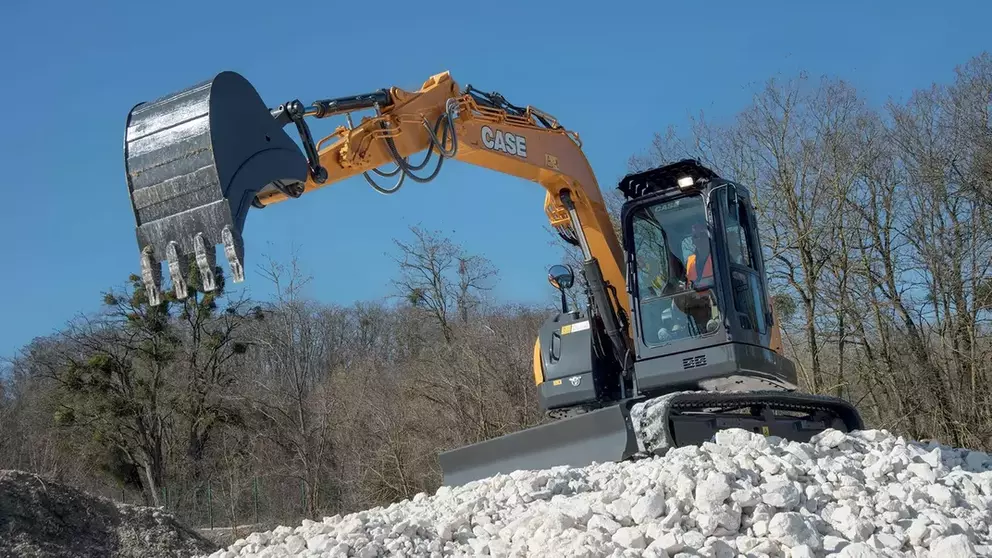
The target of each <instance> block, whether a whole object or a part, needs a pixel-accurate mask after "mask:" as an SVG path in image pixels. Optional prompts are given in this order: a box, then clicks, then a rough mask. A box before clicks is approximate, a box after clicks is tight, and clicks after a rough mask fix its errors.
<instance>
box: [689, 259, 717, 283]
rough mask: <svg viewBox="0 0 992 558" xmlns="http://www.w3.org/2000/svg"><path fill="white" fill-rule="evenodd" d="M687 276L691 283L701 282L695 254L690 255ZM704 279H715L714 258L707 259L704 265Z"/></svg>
mask: <svg viewBox="0 0 992 558" xmlns="http://www.w3.org/2000/svg"><path fill="white" fill-rule="evenodd" d="M686 276H688V277H689V280H690V281H698V280H699V275H698V272H697V271H696V255H695V254H689V259H688V260H687V261H686ZM703 277H713V258H712V257H710V256H707V257H706V262H705V263H704V264H703Z"/></svg>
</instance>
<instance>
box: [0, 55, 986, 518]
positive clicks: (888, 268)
mask: <svg viewBox="0 0 992 558" xmlns="http://www.w3.org/2000/svg"><path fill="white" fill-rule="evenodd" d="M990 98H992V59H990V57H989V56H988V55H987V54H982V55H980V56H977V57H975V58H973V59H971V60H969V61H967V63H966V64H964V65H962V66H960V67H959V68H957V69H956V73H955V79H954V80H953V82H952V83H950V84H946V85H934V86H932V87H929V88H926V89H921V90H918V91H915V92H914V93H913V94H912V95H911V96H910V97H909V99H908V100H906V101H905V102H896V101H890V102H888V103H887V104H885V105H884V106H882V107H872V106H870V104H869V103H868V102H867V101H866V100H865V99H864V98H863V96H861V95H859V93H858V92H857V90H856V89H855V88H854V87H853V86H852V85H851V84H849V83H847V82H846V81H844V80H841V79H835V78H824V79H821V80H813V79H811V78H810V77H809V76H807V75H799V76H796V77H795V78H794V79H791V80H788V81H785V82H782V81H779V80H769V81H768V82H767V83H766V85H765V87H764V88H763V89H761V90H760V91H757V92H756V93H755V95H754V97H753V99H752V102H751V103H750V104H749V105H748V106H746V107H745V108H744V109H743V110H741V111H740V112H739V113H738V114H737V115H736V116H735V118H734V119H732V120H729V121H727V122H718V123H711V122H709V121H707V120H706V119H705V118H703V117H699V118H694V119H691V121H690V125H689V128H688V130H687V131H686V132H681V133H680V132H679V131H678V129H677V128H675V127H672V128H670V129H669V130H667V131H666V132H664V133H659V134H658V135H657V136H656V138H655V141H654V143H653V145H652V146H651V147H650V149H649V150H648V152H647V153H645V154H643V155H639V156H635V157H632V158H631V161H630V170H638V169H641V168H643V167H645V166H647V165H655V164H658V163H663V162H669V161H672V160H674V159H679V158H683V157H695V158H699V159H701V160H702V161H703V162H704V163H706V164H707V165H710V166H712V167H714V168H715V169H716V170H717V171H718V172H720V173H721V174H724V175H725V176H728V177H730V178H733V179H736V180H737V181H739V182H741V183H742V184H744V185H746V186H748V187H750V188H751V189H752V195H753V198H754V199H755V200H756V204H757V210H758V213H759V216H760V219H759V225H760V232H761V236H762V240H763V242H764V243H765V258H766V262H767V266H768V268H769V271H770V273H771V279H772V289H773V291H774V293H775V306H776V310H777V314H778V317H779V320H780V325H781V327H782V328H783V337H784V339H785V341H786V345H787V350H788V353H789V356H790V357H791V358H793V359H794V360H795V361H796V363H797V366H798V368H799V370H800V374H801V379H802V384H803V388H804V389H805V390H807V391H811V392H814V393H831V394H835V395H840V396H842V397H845V398H848V399H850V400H851V401H853V402H855V403H856V404H857V406H858V407H859V408H860V409H861V410H862V412H863V414H864V415H865V418H866V420H867V421H868V422H869V426H871V427H876V428H886V429H889V430H892V431H894V432H898V433H901V434H905V435H907V436H911V437H913V438H917V439H924V438H937V439H940V440H941V441H943V442H946V443H951V444H955V445H959V446H967V447H972V448H982V449H987V450H988V449H992V435H990V433H992V364H990V361H992V359H990V358H989V357H990V356H992V346H990V343H989V317H990V310H992V271H990V266H992V234H990V233H992V220H990V218H989V217H990V210H992V131H990V124H989V110H990ZM604 194H606V195H607V198H608V201H609V203H610V207H611V208H612V209H613V210H614V212H616V211H615V210H616V209H617V208H618V205H617V201H618V198H617V195H616V192H615V191H610V192H604ZM410 233H411V234H410V235H409V236H408V237H406V238H405V239H403V240H397V241H396V250H395V254H394V257H395V262H394V263H395V265H396V269H397V272H396V279H395V281H394V287H395V289H394V292H395V294H396V297H395V299H393V300H383V301H363V302H357V303H354V304H352V305H344V306H342V305H332V304H325V303H321V302H318V301H315V300H313V299H312V298H309V297H307V296H305V287H306V285H307V284H308V282H309V281H310V280H311V279H310V278H309V277H308V276H307V275H306V274H305V273H304V272H303V271H302V270H301V269H300V267H299V266H298V265H297V262H296V261H295V259H293V260H290V261H288V262H278V261H271V260H270V261H268V262H267V263H266V264H265V267H264V270H263V271H264V275H265V276H266V278H267V279H268V280H269V281H271V282H272V284H273V285H274V286H275V289H274V290H275V293H276V295H275V296H273V297H272V298H271V300H266V301H253V300H249V299H247V298H244V297H235V296H233V295H229V294H228V293H227V292H226V290H225V289H224V275H223V272H222V271H221V273H220V275H219V285H218V290H216V291H214V292H211V293H205V292H204V291H203V290H202V285H201V284H200V281H199V279H198V275H197V274H198V271H197V268H196V266H195V265H194V266H192V267H191V269H190V280H189V289H190V293H191V296H190V298H188V299H186V300H183V301H179V300H176V299H174V298H172V297H167V298H166V300H165V303H164V304H163V305H161V306H157V307H151V306H149V305H148V301H147V298H146V296H145V293H144V290H143V288H142V286H141V282H140V279H139V278H138V277H137V276H131V277H130V278H129V280H128V281H127V282H126V283H125V285H123V286H122V287H120V288H117V289H111V290H110V291H109V292H107V293H106V294H105V295H103V300H102V305H101V309H100V311H98V312H94V313H92V314H89V315H86V316H81V317H79V318H78V319H76V320H74V321H72V322H71V323H69V324H67V325H66V327H64V328H63V329H62V330H61V331H60V332H58V333H57V334H55V335H52V336H48V337H44V338H38V339H36V340H34V341H33V342H32V343H30V344H29V345H27V346H26V347H24V348H23V349H22V350H21V351H20V352H19V354H18V355H17V356H16V357H15V358H13V359H12V360H11V361H10V362H8V363H6V364H5V365H4V368H3V371H2V374H0V432H2V434H3V435H2V436H0V468H16V469H23V470H29V471H35V472H39V473H42V474H45V475H48V476H50V477H52V478H57V479H61V480H63V481H66V482H69V483H72V484H75V485H77V486H80V487H82V488H85V489H93V490H96V489H102V488H103V487H106V486H108V485H109V486H113V487H116V488H119V489H120V490H121V491H122V492H123V493H124V494H125V495H129V496H130V498H132V499H138V500H139V501H141V502H144V503H148V504H152V505H167V506H168V507H170V508H171V509H175V510H177V511H183V512H185V514H186V517H187V519H188V520H189V521H191V522H194V523H198V524H202V523H204V522H205V518H206V517H207V514H208V513H212V514H217V515H220V516H221V517H223V518H224V521H225V522H233V523H244V522H246V521H247V520H249V519H250V518H251V517H252V515H253V513H252V507H253V506H255V505H257V503H258V500H259V495H258V493H259V491H261V492H263V493H264V494H263V499H264V501H265V505H266V513H267V514H268V515H270V516H272V517H275V518H278V520H279V521H282V522H285V521H295V520H297V519H299V518H300V517H310V518H319V517H321V516H323V515H329V514H333V513H339V512H343V511H351V510H356V509H362V508H367V507H371V506H376V505H384V504H388V503H390V502H393V501H396V500H400V499H403V498H409V497H412V496H413V495H415V494H416V493H417V492H420V491H431V490H433V489H434V488H436V486H437V485H438V484H439V482H440V478H441V475H440V469H439V467H438V464H437V454H438V453H439V452H441V451H443V450H445V449H449V448H452V447H457V446H461V445H465V444H469V443H473V442H477V441H481V440H485V439H489V438H493V437H496V436H499V435H501V434H505V433H509V432H513V431H517V430H520V429H523V428H526V427H528V426H532V425H535V424H538V423H539V422H540V421H541V420H542V417H541V415H540V412H539V411H538V407H537V398H536V391H535V387H534V382H533V377H532V371H531V362H532V356H533V343H534V337H535V335H536V333H537V331H538V329H539V327H540V325H541V323H542V322H543V320H544V319H545V318H546V317H547V316H548V315H549V312H552V311H553V310H554V308H553V306H554V303H555V301H556V298H555V297H554V296H549V305H548V306H547V307H544V306H540V305H529V306H528V305H516V304H510V303H506V302H503V301H499V300H495V299H494V298H493V297H492V296H491V294H490V289H491V287H492V284H493V281H494V280H495V279H496V278H497V277H498V270H496V269H495V268H494V267H493V265H492V264H491V262H489V261H488V260H486V259H485V258H484V257H483V256H481V255H479V254H471V253H469V252H467V251H466V250H465V249H464V248H463V247H461V246H459V245H458V243H457V242H455V241H453V240H452V239H449V238H446V237H445V236H443V235H441V234H439V233H436V232H432V231H428V230H425V229H421V228H418V227H414V228H412V229H411V231H410ZM564 257H566V258H569V257H574V251H572V252H565V255H564ZM576 269H578V268H576ZM549 288H550V287H549ZM573 295H574V293H573ZM573 302H574V300H573ZM207 503H210V505H211V506H213V507H212V508H210V509H209V510H208V509H205V508H206V506H207Z"/></svg>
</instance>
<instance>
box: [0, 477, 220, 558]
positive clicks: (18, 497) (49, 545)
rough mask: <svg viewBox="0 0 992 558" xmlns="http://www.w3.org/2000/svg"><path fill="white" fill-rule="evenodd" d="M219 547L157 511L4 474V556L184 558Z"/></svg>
mask: <svg viewBox="0 0 992 558" xmlns="http://www.w3.org/2000/svg"><path fill="white" fill-rule="evenodd" d="M216 548H217V545H216V544H214V543H212V542H210V541H209V540H207V539H205V538H203V537H201V536H200V535H199V534H197V533H196V532H195V531H193V530H192V529H190V528H188V527H186V526H184V525H182V524H181V523H180V522H179V521H177V520H176V519H175V517H173V516H172V515H171V514H169V513H166V512H163V511H161V510H159V509H157V508H148V507H143V506H134V505H128V504H119V503H117V502H114V501H113V500H110V499H107V498H100V497H97V496H92V495H90V494H87V493H85V492H83V491H81V490H77V489H75V488H73V487H70V486H66V485H63V484H60V483H57V482H54V481H52V480H49V479H46V478H44V477H40V476H38V475H34V474H31V473H26V472H23V471H12V470H0V558H7V557H8V556H9V557H15V556H16V557H19V558H56V557H58V558H61V557H67V558H68V557H72V558H89V557H94V558H96V557H101V558H107V557H111V558H125V557H127V558H131V557H133V558H138V557H143V558H158V557H161V558H165V557H170V558H183V557H187V556H196V555H202V554H204V553H208V552H212V551H214V550H215V549H216Z"/></svg>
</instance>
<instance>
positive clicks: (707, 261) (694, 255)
mask: <svg viewBox="0 0 992 558" xmlns="http://www.w3.org/2000/svg"><path fill="white" fill-rule="evenodd" d="M682 250H683V253H685V252H689V256H688V257H687V258H686V262H685V263H686V279H687V280H688V284H689V285H688V286H689V287H690V289H692V290H690V291H689V292H688V293H686V294H685V295H684V296H682V297H679V300H677V301H676V304H677V306H678V308H679V310H681V311H682V312H683V313H684V314H686V316H689V317H691V318H692V320H693V321H694V322H696V327H697V328H698V330H699V331H700V332H704V331H715V330H716V328H717V327H719V325H720V324H719V321H718V315H719V310H717V308H716V306H715V301H714V300H713V299H712V292H700V291H699V290H697V289H703V290H707V291H708V289H710V288H712V287H713V286H714V280H713V254H712V252H711V250H710V239H709V235H708V234H707V232H706V224H705V223H695V224H693V225H692V232H691V233H690V235H689V236H687V237H686V239H685V240H684V241H683V243H682ZM700 261H702V263H700ZM700 268H702V269H700Z"/></svg>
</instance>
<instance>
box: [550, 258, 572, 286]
mask: <svg viewBox="0 0 992 558" xmlns="http://www.w3.org/2000/svg"><path fill="white" fill-rule="evenodd" d="M548 282H549V283H551V286H552V287H554V288H556V289H558V290H560V291H561V290H565V289H571V288H572V284H573V283H574V282H575V273H573V272H572V268H571V267H570V266H567V265H560V264H559V265H553V266H551V269H549V270H548Z"/></svg>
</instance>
